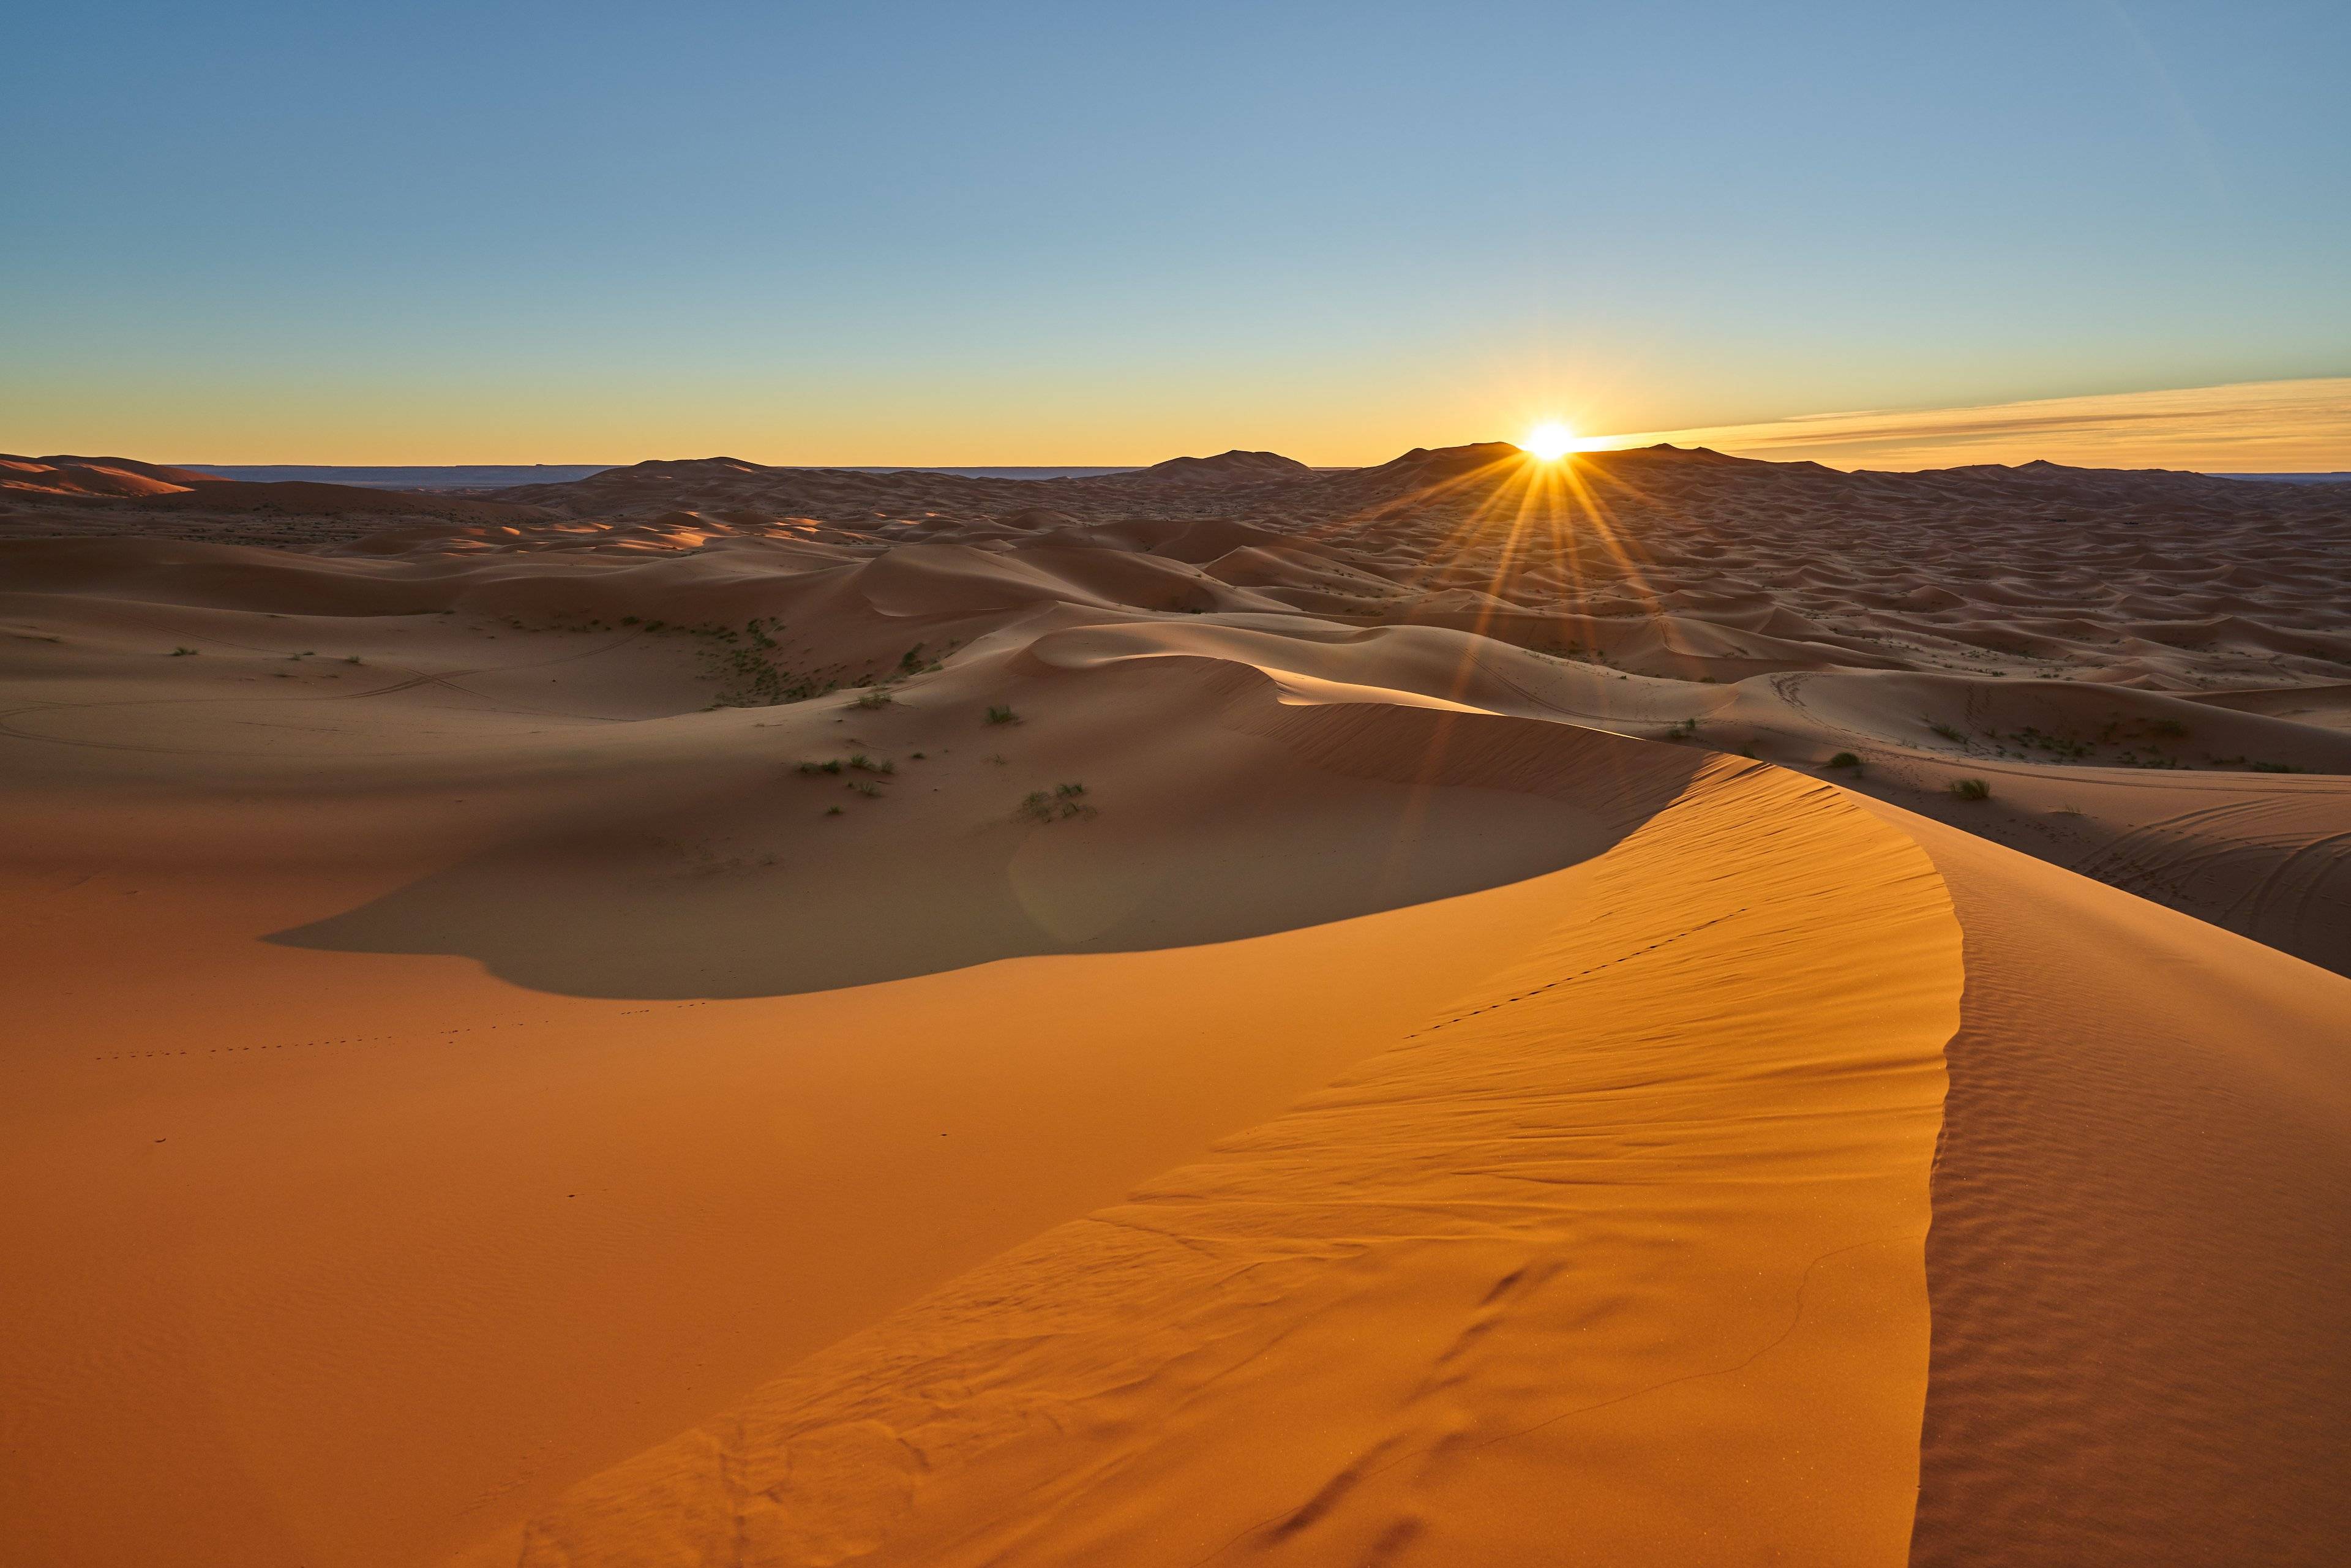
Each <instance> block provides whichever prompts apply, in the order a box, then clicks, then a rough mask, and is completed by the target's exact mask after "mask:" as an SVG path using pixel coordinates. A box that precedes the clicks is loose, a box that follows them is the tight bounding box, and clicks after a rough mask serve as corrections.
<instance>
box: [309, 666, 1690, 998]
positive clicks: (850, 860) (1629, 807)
mask: <svg viewBox="0 0 2351 1568" xmlns="http://www.w3.org/2000/svg"><path fill="white" fill-rule="evenodd" d="M988 689H990V690H994V691H996V692H998V693H999V694H1002V695H1006V696H1007V698H1008V700H1017V701H1018V702H1019V703H1020V704H1021V705H1022V706H1024V707H1026V708H1027V710H1028V711H1029V712H1030V713H1033V714H1035V715H1037V716H1036V717H1034V718H1031V719H1026V720H1023V721H1022V727H1023V736H1022V740H1023V744H1024V747H1026V748H1027V749H1028V750H1029V751H1030V752H1031V753H1032V754H1041V756H1042V757H1043V758H1048V759H1050V760H1044V761H1039V762H1032V763H1030V764H1029V771H1028V773H1027V774H1025V775H1020V776H1019V782H1021V783H1026V782H1029V781H1030V780H1032V779H1038V780H1045V781H1046V782H1043V783H1041V784H1040V785H1039V788H1038V789H1036V790H1034V791H1028V792H1022V793H1016V792H1015V789H1014V788H1013V787H1012V786H1010V785H1007V786H1005V787H1003V788H1001V789H996V790H992V791H988V792H987V793H977V792H976V791H973V790H971V789H968V788H963V789H958V790H957V792H958V793H959V794H963V795H965V796H966V797H967V799H966V800H959V801H958V802H956V805H955V806H952V807H946V808H939V809H935V808H934V806H933V803H932V802H931V801H930V800H927V799H925V796H924V794H923V793H922V791H924V790H925V789H929V790H931V791H933V792H936V791H939V790H942V789H946V788H947V786H946V785H944V784H941V783H936V782H934V780H941V779H948V780H956V781H958V783H962V782H964V781H966V780H968V779H969V776H970V773H971V771H972V770H973V769H974V768H975V767H976V768H978V769H986V770H990V771H996V772H999V773H1003V772H1007V771H1008V769H1009V768H1010V767H1011V764H1009V763H1008V762H1007V763H1001V764H999V763H995V762H992V761H987V760H980V761H977V763H976V764H975V763H974V762H970V761H961V760H959V759H958V758H956V756H955V755H954V754H953V744H952V743H953V742H954V741H955V740H957V739H966V740H967V745H968V744H970V741H971V740H976V739H977V737H970V729H971V725H970V716H971V715H972V714H973V713H974V712H977V711H981V710H980V709H979V708H978V706H977V704H974V705H971V706H965V707H963V708H961V709H960V710H957V709H953V708H946V712H947V713H949V714H952V715H953V716H954V720H955V721H957V722H947V723H941V722H935V721H932V720H929V719H928V716H926V715H925V714H922V713H909V714H905V715H900V716H893V717H892V718H890V719H888V720H884V721H879V722H876V721H874V720H872V719H869V718H867V717H866V716H862V715H861V722H860V730H861V733H864V732H871V731H876V730H881V729H883V728H885V727H886V728H888V729H889V730H890V731H891V732H892V737H893V745H892V746H891V747H890V748H889V749H888V750H887V751H886V752H883V751H881V750H879V749H878V748H877V749H876V750H874V751H870V752H869V751H865V750H857V751H852V752H849V753H848V754H847V755H848V757H849V758H852V759H855V760H851V761H849V762H847V763H845V764H844V765H843V766H842V767H841V768H840V769H839V770H838V772H834V773H828V772H823V771H821V770H820V769H821V768H823V767H824V766H825V765H827V764H831V763H834V762H836V761H838V760H840V759H841V752H840V751H839V750H838V748H834V749H832V750H831V751H830V752H828V751H827V750H826V749H825V748H824V747H822V746H815V747H811V746H810V745H809V744H808V743H807V742H802V744H801V745H800V746H799V748H798V750H795V749H794V747H793V744H792V743H793V741H794V740H796V739H799V736H797V735H794V734H791V733H787V734H786V735H783V736H778V737H759V739H760V741H761V744H760V745H759V747H758V754H757V756H756V757H754V758H748V759H747V758H743V757H742V756H740V755H739V754H738V755H737V756H734V757H730V758H727V759H726V760H727V761H728V762H729V763H731V764H732V767H731V769H730V771H731V773H732V775H733V778H732V779H730V781H729V782H728V783H727V784H726V785H723V786H713V785H712V784H710V783H708V782H706V781H705V780H696V781H695V782H693V783H688V782H687V781H686V780H684V779H678V780H676V781H675V782H674V784H671V783H665V784H664V786H663V787H661V788H658V789H651V790H643V791H640V792H639V793H638V794H637V796H636V797H635V798H633V799H631V800H627V801H625V802H623V803H621V804H619V805H616V806H615V807H614V808H613V809H611V810H609V811H607V812H603V813H600V814H598V815H597V816H596V817H594V818H593V819H592V820H590V821H573V822H571V823H569V824H567V826H566V827H565V829H564V830H563V831H562V833H561V835H560V836H558V837H549V838H538V839H535V840H532V841H528V842H525V843H522V844H520V845H517V846H513V847H507V848H501V849H499V850H497V851H495V852H491V853H488V854H486V855H482V856H478V857H475V858H474V859H472V860H469V861H466V862H463V863H461V864H459V865H456V866H454V867H451V868H449V869H448V870H445V871H443V872H439V873H434V875H432V876H431V877H428V878H426V879H425V880H423V882H420V883H414V884H413V885H411V886H408V887H405V888H402V889H401V890H400V891H398V892H395V893H392V894H387V895H385V896H383V897H381V898H378V899H376V900H373V901H372V902H371V903H370V904H367V905H365V906H363V907H361V908H360V909H357V910H354V911H351V912H350V913H349V914H346V915H338V916H336V917H334V918H332V919H329V920H326V921H321V922H318V923H316V924H313V925H307V926H304V927H302V928H301V929H299V930H297V931H292V932H287V933H283V934H281V935H280V936H277V937H275V938H273V940H277V941H283V942H287V943H289V944H291V945H294V946H307V947H316V948H322V949H342V950H350V951H369V952H391V953H449V954H455V955H460V956H465V957H470V958H473V959H475V960H476V961H478V962H480V963H482V964H483V965H484V966H485V967H487V968H488V969H489V970H490V972H491V973H493V974H495V975H497V976H499V977H501V978H504V979H507V980H510V981H513V982H514V983H516V984H519V985H526V986H530V987H532V988H537V989H541V990H551V991H561V992H564V993H567V994H570V995H577V996H605V997H679V996H775V995H784V994H789V993H793V992H799V991H808V990H825V989H831V988H839V987H843V986H856V985H868V984H872V983H876V982H880V981H886V980H893V979H899V978H903V977H906V976H908V975H914V974H924V973H929V972H932V971H935V970H939V969H947V968H958V967H965V966H967V965H971V964H979V963H987V962H989V961H991V960H995V959H999V958H1008V957H1016V956H1024V955H1029V954H1039V953H1056V952H1061V953H1075V952H1117V951H1134V950H1137V949H1144V948H1152V947H1167V946H1189V945H1193V944H1196V943H1202V942H1219V941H1231V940H1235V939H1238V938H1243V937H1249V936H1262V935H1265V934H1267V933H1269V932H1272V931H1280V930H1288V929H1290V928H1293V927H1296V926H1301V925H1320V924H1322V923H1324V922H1327V921H1332V920H1341V919H1345V918H1348V917H1351V916H1353V915H1364V914H1369V913H1372V912H1374V911H1376V910H1381V909H1390V908H1396V907H1399V906H1402V905H1405V904H1422V903H1426V902H1429V901H1431V900H1435V899H1442V898H1449V897H1454V896H1458V895H1459V894H1465V893H1469V892H1473V891H1475V890H1476V889H1479V888H1481V887H1490V886H1495V885H1498V884H1499V883H1507V882H1517V881H1521V880H1524V879H1525V878H1527V877H1530V876H1536V875H1541V874H1542V873H1548V872H1552V871H1556V870H1558V869H1560V868H1561V867H1562V866H1566V865H1570V864H1573V863H1575V862H1579V861H1583V860H1586V859H1589V858H1590V857H1591V856H1593V855H1594V854H1598V853H1601V852H1604V851H1605V850H1606V849H1607V848H1608V847H1609V846H1610V845H1611V844H1613V843H1614V842H1615V841H1618V840H1619V839H1621V838H1622V837H1623V836H1624V835H1625V833H1626V832H1628V831H1632V830H1633V829H1634V828H1635V827H1637V826H1638V825H1639V824H1640V823H1641V822H1642V821H1646V819H1647V818H1648V817H1649V816H1650V815H1652V814H1654V813H1655V812H1656V810H1660V809H1662V808H1663V807H1664V806H1665V805H1666V804H1667V803H1668V802H1669V801H1670V800H1673V799H1674V797H1675V796H1676V795H1677V793H1678V792H1679V790H1680V789H1682V788H1683V787H1684V786H1685V785H1686V784H1687V780H1688V778H1689V776H1690V774H1691V772H1692V770H1693V768H1695V766H1696V764H1697V762H1698V754H1697V753H1693V752H1681V751H1675V750H1669V749H1666V748H1662V747H1644V746H1642V745H1641V744H1640V743H1638V742H1629V741H1624V740H1619V739H1616V738H1614V737H1606V736H1600V735H1593V734H1589V733H1580V732H1579V733H1570V734H1567V735H1562V732H1561V731H1559V730H1557V729H1556V728H1554V727H1550V726H1544V725H1541V724H1537V723H1533V722H1531V721H1520V720H1512V719H1507V718H1495V717H1489V716H1483V715H1468V714H1463V713H1458V712H1454V711H1449V710H1446V709H1437V708H1422V707H1397V706H1362V707H1333V706H1317V707H1295V708H1285V707H1283V706H1281V705H1280V703H1279V702H1278V701H1277V700H1276V699H1277V690H1276V688H1275V686H1274V685H1273V684H1272V682H1270V680H1268V679H1267V678H1266V677H1265V676H1263V675H1261V674H1258V673H1257V672H1256V671H1255V670H1253V669H1249V668H1247V667H1243V666H1236V665H1233V664H1227V663H1224V662H1222V661H1218V660H1212V659H1205V658H1196V657H1159V658H1148V659H1133V660H1123V661H1118V662H1115V663H1113V664H1105V665H1099V666H1095V667H1092V668H1088V669H1084V670H1081V671H1074V672H1059V673H1055V674H1048V675H1046V676H1044V677H1043V678H1039V677H1036V676H1030V677H1029V678H1026V679H1019V678H1014V677H1011V676H1009V675H1000V676H998V678H996V679H995V680H994V681H993V683H992V685H990V686H989V687H988ZM942 706H943V707H945V705H942ZM967 737H969V738H968V739H967ZM810 738H811V739H820V737H810ZM1562 741H1564V742H1565V744H1564V745H1562ZM865 744H868V745H871V744H872V743H871V742H867V743H865ZM925 747H928V748H929V749H928V750H925V749H924V748H925ZM916 752H922V753H923V760H921V761H919V762H918V761H915V760H914V753H916ZM934 753H935V754H936V755H935V756H934V755H933V754H934ZM998 755H1001V754H1000V753H990V754H989V756H990V757H994V756H998ZM795 756H798V757H799V758H801V760H800V761H798V762H791V761H779V760H778V758H791V757H795ZM816 758H821V761H818V760H814V759H816ZM1062 758H1066V760H1061V759H1062ZM804 764H805V765H807V766H809V767H810V768H816V769H819V770H818V771H815V772H813V773H804V772H802V771H801V768H802V766H803V765H804ZM705 766H707V764H705ZM882 768H888V769H890V771H889V772H887V773H884V772H882V771H880V769H882ZM1039 768H1043V769H1044V771H1041V772H1040V771H1038V769H1039ZM1079 774H1082V775H1083V777H1082V779H1080V778H1077V777H1076V776H1077V775H1079ZM1063 775H1070V776H1071V777H1069V778H1064V777H1063ZM1073 782H1074V783H1076V784H1078V785H1079V786H1080V787H1081V789H1082V791H1083V792H1082V794H1071V795H1067V796H1065V795H1064V794H1063V793H1062V790H1063V789H1065V788H1067V787H1068V786H1069V785H1071V783H1073ZM861 785H862V786H864V787H866V788H868V789H872V790H874V791H875V792H876V794H877V795H878V794H880V793H881V792H883V790H884V789H888V790H892V791H904V792H906V793H905V794H904V798H902V799H900V800H894V801H893V802H892V804H893V806H894V807H895V810H894V811H893V814H892V815H891V816H890V817H889V818H888V819H886V820H884V821H878V822H875V823H872V824H870V825H867V826H866V827H865V831H859V832H851V831H842V830H841V829H840V828H839V827H837V826H836V824H835V823H834V822H833V821H832V820H831V819H830V818H827V817H820V816H817V815H816V814H815V813H814V812H812V811H810V810H806V809H805V808H803V809H801V810H797V811H794V812H792V814H791V815H790V816H789V817H786V816H785V815H784V812H783V810H781V808H783V807H784V806H785V805H786V803H790V804H792V805H799V804H800V803H801V802H805V801H808V800H811V799H820V800H821V799H828V798H829V797H831V795H832V794H833V793H834V792H835V789H840V788H845V789H849V790H850V791H851V792H852V795H853V794H854V792H855V790H856V789H857V787H858V786H861ZM812 786H813V787H812ZM827 786H831V787H834V788H826V787H827ZM975 795H976V799H972V798H970V797H973V796H975ZM1030 795H1039V796H1042V797H1044V799H1042V800H1039V801H1037V802H1036V803H1035V805H1034V806H1029V805H1026V804H1024V803H1025V802H1027V801H1028V800H1029V796H1030ZM859 803H860V804H864V803H866V802H865V801H864V800H860V802H859ZM825 809H826V810H831V807H827V808H825ZM1040 819H1041V820H1040ZM1040 826H1041V827H1047V828H1051V829H1054V830H1056V831H1037V830H1038V829H1039V828H1040ZM1269 842H1275V843H1280V844H1281V845H1282V846H1283V853H1282V855H1281V856H1280V858H1278V859H1269V858H1268V857H1267V856H1266V854H1265V852H1264V850H1265V846H1266V845H1267V844H1268V843H1269Z"/></svg>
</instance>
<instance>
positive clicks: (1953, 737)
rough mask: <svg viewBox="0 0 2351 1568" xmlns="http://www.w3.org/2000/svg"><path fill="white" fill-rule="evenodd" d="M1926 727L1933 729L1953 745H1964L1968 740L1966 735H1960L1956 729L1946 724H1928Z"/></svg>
mask: <svg viewBox="0 0 2351 1568" xmlns="http://www.w3.org/2000/svg"><path fill="white" fill-rule="evenodd" d="M1928 729H1931V730H1933V731H1934V732H1935V733H1936V734H1937V735H1939V736H1941V737H1943V738H1944V739H1945V740H1948V741H1949V742H1950V743H1951V744H1952V745H1954V746H1965V745H1966V744H1967V742H1968V737H1966V736H1964V735H1961V734H1960V733H1959V731H1958V730H1956V729H1953V728H1952V727H1950V726H1949V725H1948V724H1929V725H1928Z"/></svg>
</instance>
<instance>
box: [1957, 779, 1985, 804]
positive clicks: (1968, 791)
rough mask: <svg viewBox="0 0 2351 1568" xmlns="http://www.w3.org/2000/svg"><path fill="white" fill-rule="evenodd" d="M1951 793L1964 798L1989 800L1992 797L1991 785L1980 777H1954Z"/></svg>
mask: <svg viewBox="0 0 2351 1568" xmlns="http://www.w3.org/2000/svg"><path fill="white" fill-rule="evenodd" d="M1951 793H1952V794H1953V795H1955V796H1957V797H1959V799H1960V800H1991V785H1989V784H1987V783H1985V782H1984V781H1983V780H1982V779H1952V780H1951Z"/></svg>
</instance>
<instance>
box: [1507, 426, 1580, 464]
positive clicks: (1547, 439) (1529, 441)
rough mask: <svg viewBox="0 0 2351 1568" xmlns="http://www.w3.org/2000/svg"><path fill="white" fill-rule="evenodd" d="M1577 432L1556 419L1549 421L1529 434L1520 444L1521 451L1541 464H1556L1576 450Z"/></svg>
mask: <svg viewBox="0 0 2351 1568" xmlns="http://www.w3.org/2000/svg"><path fill="white" fill-rule="evenodd" d="M1576 445H1577V442H1576V439H1575V432H1573V430H1570V429H1569V428H1568V427H1567V426H1566V425H1564V424H1562V423H1560V422H1559V421H1557V420H1555V419H1547V420H1545V421H1543V423H1541V424H1538V425H1536V426H1535V427H1534V428H1533V429H1532V430H1530V431H1528V432H1527V434H1526V436H1525V438H1524V439H1522V440H1521V441H1520V443H1519V450H1520V451H1521V452H1523V453H1525V454H1526V455H1528V456H1530V457H1531V458H1534V459H1535V460H1536V461H1537V462H1540V463H1556V462H1558V461H1559V460H1560V459H1561V458H1562V457H1564V456H1566V455H1568V454H1569V453H1571V452H1573V451H1574V450H1575V449H1576Z"/></svg>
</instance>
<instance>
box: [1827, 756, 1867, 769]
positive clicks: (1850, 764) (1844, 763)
mask: <svg viewBox="0 0 2351 1568" xmlns="http://www.w3.org/2000/svg"><path fill="white" fill-rule="evenodd" d="M1829 766H1830V767H1832V768H1851V769H1853V770H1854V771H1855V773H1858V772H1860V771H1861V758H1858V757H1855V755H1854V754H1853V753H1852V752H1850V751H1840V752H1838V753H1837V754H1836V755H1835V756H1834V757H1832V758H1829Z"/></svg>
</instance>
